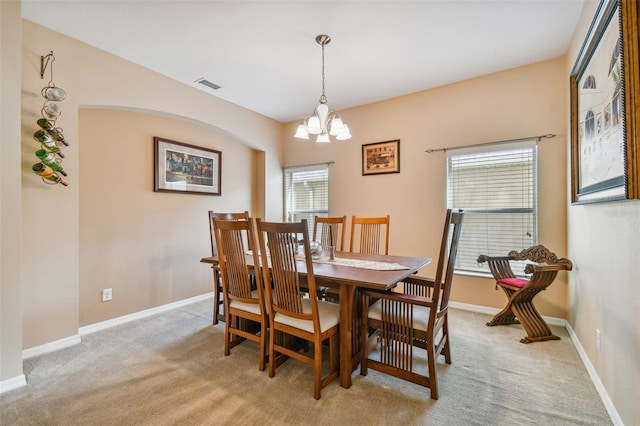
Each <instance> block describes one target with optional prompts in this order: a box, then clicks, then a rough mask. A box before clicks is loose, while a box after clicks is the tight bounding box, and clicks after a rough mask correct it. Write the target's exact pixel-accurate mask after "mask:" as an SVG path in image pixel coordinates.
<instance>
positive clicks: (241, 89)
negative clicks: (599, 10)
mask: <svg viewBox="0 0 640 426" xmlns="http://www.w3.org/2000/svg"><path fill="white" fill-rule="evenodd" d="M584 1H585V0H508V1H499V0H469V1H461V0H447V1H436V0H429V1H400V0H389V1H358V0H352V1H266V0H257V1H176V0H154V1H142V0H126V1H119V0H93V1H87V0H73V1H66V0H46V1H45V0H22V15H23V17H24V18H25V19H28V20H30V21H33V22H36V23H38V24H40V25H43V26H45V27H48V28H50V29H52V30H55V31H57V32H60V33H63V34H66V35H68V36H70V37H73V38H75V39H78V40H81V41H83V42H85V43H88V44H90V45H92V46H95V47H97V48H100V49H103V50H105V51H107V52H110V53H113V54H115V55H117V56H120V57H122V58H125V59H127V60H129V61H132V62H134V63H137V64H139V65H142V66H144V67H146V68H149V69H152V70H154V71H157V72H159V73H161V74H164V75H166V76H168V77H171V78H172V79H175V80H178V81H180V82H183V83H184V84H187V85H190V86H193V87H197V88H199V89H200V90H203V91H205V92H208V93H210V94H211V95H212V96H217V97H219V98H222V99H225V100H227V101H230V102H233V103H235V104H238V105H241V106H243V107H245V108H248V109H250V110H252V111H255V112H258V113H261V114H263V115H266V116H268V117H271V118H273V119H275V120H278V121H281V122H289V121H294V120H298V119H301V118H302V117H304V116H305V115H306V114H308V113H311V112H312V110H313V109H314V108H315V107H316V105H317V103H318V99H319V98H320V95H321V92H322V84H321V83H322V80H321V70H322V65H321V55H322V51H321V47H320V46H319V45H318V44H316V42H315V37H316V35H318V34H328V35H329V36H331V39H332V41H331V43H330V44H328V45H327V46H326V47H325V82H326V89H325V92H326V96H327V99H328V105H329V107H330V108H332V109H335V110H341V109H345V108H348V107H353V106H358V105H363V104H367V103H371V102H375V101H379V100H383V99H388V98H392V97H395V96H400V95H404V94H407V93H412V92H417V91H420V90H425V89H429V88H433V87H437V86H442V85H445V84H448V83H452V82H455V81H460V80H465V79H469V78H472V77H476V76H480V75H484V74H488V73H492V72H496V71H501V70H505V69H509V68H514V67H518V66H522V65H526V64H531V63H535V62H540V61H544V60H547V59H553V58H557V57H560V56H562V55H564V54H565V53H566V51H567V49H568V47H569V43H570V42H571V38H572V35H573V32H574V30H575V28H576V25H577V22H578V18H579V16H580V13H581V11H582V6H583V4H584ZM586 1H590V0H586ZM54 53H55V52H54ZM58 59H59V60H64V58H60V57H58ZM203 77H204V78H206V79H207V80H209V81H211V82H213V83H215V84H217V85H219V86H221V88H220V89H218V90H212V89H209V88H207V87H205V86H202V85H201V84H199V83H195V81H196V80H198V79H200V78H203ZM159 92H161V90H160V91H159Z"/></svg>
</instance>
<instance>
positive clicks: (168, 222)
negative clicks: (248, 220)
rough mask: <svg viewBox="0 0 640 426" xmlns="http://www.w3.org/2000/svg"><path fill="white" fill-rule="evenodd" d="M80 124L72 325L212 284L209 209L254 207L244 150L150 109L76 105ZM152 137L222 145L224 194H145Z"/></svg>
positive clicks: (139, 308)
mask: <svg viewBox="0 0 640 426" xmlns="http://www.w3.org/2000/svg"><path fill="white" fill-rule="evenodd" d="M78 121H79V125H80V132H79V140H81V141H87V142H86V143H84V144H83V145H82V149H81V150H80V180H81V182H82V188H81V197H80V295H79V296H80V326H85V325H89V324H94V323H97V322H100V321H104V320H106V319H110V318H114V317H119V316H122V315H126V314H130V313H133V312H138V311H142V310H144V309H148V308H152V307H155V306H159V305H164V304H167V303H171V302H174V301H176V300H182V299H186V298H189V297H193V296H197V295H200V294H203V293H206V292H209V291H211V269H210V268H209V267H207V266H206V265H204V264H199V263H198V261H199V259H200V258H201V257H203V256H206V255H207V254H208V253H210V251H211V248H210V247H211V242H210V238H209V225H208V215H207V211H208V210H214V211H244V210H249V211H252V201H251V191H250V189H251V188H252V167H251V165H252V161H253V154H252V150H251V149H250V148H249V147H247V146H246V145H244V144H240V143H238V142H237V141H236V140H234V139H233V138H231V137H229V136H228V135H226V134H224V133H222V132H220V131H218V130H216V129H214V128H211V127H210V126H205V125H202V124H198V123H193V122H190V121H185V120H181V119H175V118H169V117H166V116H161V115H157V114H148V113H141V112H132V111H123V110H105V109H86V108H83V109H81V110H80V111H79V120H78ZM154 136H160V137H162V138H165V139H169V140H174V141H179V142H183V143H188V144H192V145H197V146H201V147H204V148H210V149H215V150H218V151H221V152H222V156H221V158H222V191H223V192H222V196H221V197H217V196H207V195H198V194H176V193H161V192H153V173H154V167H153V166H154V165H153V137H154ZM84 188H86V190H83V189H84ZM104 288H112V289H113V300H112V301H111V302H108V303H105V302H102V301H101V295H102V289H104Z"/></svg>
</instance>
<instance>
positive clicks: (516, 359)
mask: <svg viewBox="0 0 640 426" xmlns="http://www.w3.org/2000/svg"><path fill="white" fill-rule="evenodd" d="M211 315H212V307H211V301H210V300H205V301H201V302H196V303H193V304H190V305H187V306H184V307H181V308H178V309H175V310H172V311H169V312H165V313H162V314H158V315H155V316H152V317H148V318H144V319H141V320H137V321H134V322H131V323H128V324H124V325H121V326H117V327H113V328H110V329H107V330H103V331H100V332H96V333H93V334H90V335H86V336H83V337H82V343H81V344H79V345H75V346H73V347H70V348H66V349H63V350H59V351H57V352H54V353H50V354H47V355H43V356H39V357H34V358H31V359H28V360H25V362H24V370H25V374H26V376H27V383H28V384H27V386H24V387H22V388H19V389H16V390H13V391H10V392H6V393H4V394H2V395H0V424H2V425H214V424H215V425H226V424H229V425H231V424H234V425H235V424H237V425H258V424H260V425H300V424H305V425H389V424H397V425H610V424H612V423H611V420H610V418H609V416H608V414H607V411H606V409H605V407H604V405H603V403H602V401H601V399H600V397H599V396H598V393H597V391H596V389H595V386H594V385H593V383H592V382H591V380H590V378H589V375H588V373H587V371H586V369H585V367H584V365H583V364H582V361H581V360H580V357H579V355H578V353H577V351H576V348H575V347H574V345H573V343H572V342H571V340H570V338H569V336H568V334H567V332H566V330H564V329H563V328H559V327H552V328H553V331H554V333H556V334H557V335H559V336H560V337H561V338H562V339H561V340H556V341H550V342H540V343H532V344H528V345H525V344H522V343H519V340H520V338H521V337H523V336H524V331H523V330H522V328H521V327H520V326H518V325H512V326H500V327H486V326H485V325H484V324H485V323H486V322H487V321H488V320H489V319H490V317H489V316H488V315H484V314H477V313H470V312H466V311H460V310H456V309H451V310H450V332H451V345H452V357H453V363H452V364H451V365H447V364H445V363H444V361H443V359H442V358H441V359H440V360H439V363H438V374H439V384H440V399H439V400H437V401H434V400H432V399H430V397H429V392H428V389H426V388H423V387H420V386H418V385H415V384H412V383H409V382H405V381H402V380H399V379H396V378H394V377H390V376H386V375H383V374H380V373H378V372H376V371H372V370H370V371H369V374H368V376H366V377H365V376H361V375H360V374H359V369H358V370H356V371H355V372H354V373H353V385H352V386H351V388H349V389H343V388H342V387H340V384H339V382H338V381H337V380H336V381H334V382H333V383H331V384H330V385H329V386H328V387H326V388H325V389H323V390H322V398H321V399H320V400H319V401H316V400H314V399H313V370H312V368H311V366H309V365H306V364H303V363H301V362H298V361H296V360H288V361H287V362H285V363H284V364H283V365H282V366H280V367H279V368H278V369H277V370H276V376H275V377H274V378H269V376H268V374H267V372H266V371H264V372H261V371H258V356H257V354H258V352H257V345H256V344H255V343H253V342H245V343H243V344H241V345H239V346H238V347H236V348H233V349H232V352H231V355H230V356H228V357H225V356H224V355H223V344H222V343H223V331H224V323H220V324H218V325H216V326H213V325H211Z"/></svg>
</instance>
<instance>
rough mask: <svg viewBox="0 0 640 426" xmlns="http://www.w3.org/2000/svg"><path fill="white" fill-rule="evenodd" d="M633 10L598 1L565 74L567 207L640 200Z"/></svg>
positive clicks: (616, 0)
mask: <svg viewBox="0 0 640 426" xmlns="http://www.w3.org/2000/svg"><path fill="white" fill-rule="evenodd" d="M638 50H639V47H638V9H637V3H636V2H635V0H602V1H601V2H600V4H599V6H598V9H597V12H596V15H595V17H594V19H593V23H592V24H591V26H590V28H589V31H588V33H587V36H586V38H585V40H584V43H583V45H582V48H581V50H580V52H579V54H578V57H577V59H576V62H575V64H574V66H573V69H572V71H571V76H570V90H571V93H570V94H571V187H572V197H571V201H572V203H594V202H603V201H615V200H622V199H630V198H640V191H639V189H640V188H639V185H638V183H639V182H640V170H639V169H640V167H639V166H640V162H639V161H638V152H639V148H638V144H639V143H640V141H638V117H639V116H638V110H639V106H638V100H639V96H640V89H639V83H638V79H639V76H638V72H639V68H640V67H639V65H638Z"/></svg>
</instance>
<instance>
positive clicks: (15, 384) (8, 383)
mask: <svg viewBox="0 0 640 426" xmlns="http://www.w3.org/2000/svg"><path fill="white" fill-rule="evenodd" d="M26 384H27V377H26V376H25V375H24V374H20V375H19V376H16V377H12V378H11V379H7V380H3V381H1V382H0V394H2V393H5V392H9V391H11V390H14V389H18V388H20V387H22V386H25V385H26Z"/></svg>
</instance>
